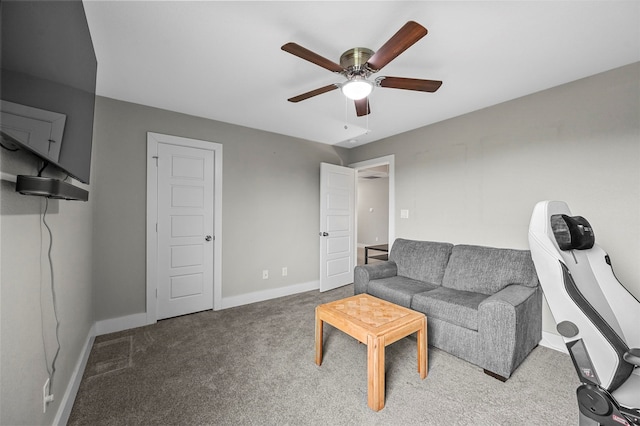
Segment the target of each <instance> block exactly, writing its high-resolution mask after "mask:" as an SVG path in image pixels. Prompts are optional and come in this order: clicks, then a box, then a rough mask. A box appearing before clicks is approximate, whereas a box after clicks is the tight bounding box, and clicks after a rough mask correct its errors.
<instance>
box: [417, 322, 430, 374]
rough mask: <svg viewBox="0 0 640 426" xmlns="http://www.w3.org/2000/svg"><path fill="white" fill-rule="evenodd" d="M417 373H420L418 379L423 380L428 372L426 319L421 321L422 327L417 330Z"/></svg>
mask: <svg viewBox="0 0 640 426" xmlns="http://www.w3.org/2000/svg"><path fill="white" fill-rule="evenodd" d="M417 338H418V373H420V378H421V379H424V378H426V377H427V373H428V370H429V368H428V367H429V361H428V358H427V357H428V355H427V320H426V318H425V319H423V320H422V327H421V328H420V330H418V336H417Z"/></svg>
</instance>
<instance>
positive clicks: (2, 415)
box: [0, 150, 94, 425]
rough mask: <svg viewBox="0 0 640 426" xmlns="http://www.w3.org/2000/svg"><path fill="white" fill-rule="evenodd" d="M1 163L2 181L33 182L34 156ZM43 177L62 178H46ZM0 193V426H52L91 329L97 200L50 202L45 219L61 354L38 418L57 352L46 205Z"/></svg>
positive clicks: (7, 190)
mask: <svg viewBox="0 0 640 426" xmlns="http://www.w3.org/2000/svg"><path fill="white" fill-rule="evenodd" d="M0 160H1V161H0V164H1V166H0V169H1V170H2V172H4V173H10V174H31V175H36V174H37V168H38V166H37V164H38V161H37V160H36V158H35V157H33V156H31V155H28V154H25V153H23V152H7V151H4V150H2V152H1V153H0ZM43 176H54V177H64V176H60V174H57V173H55V172H54V173H52V172H51V171H49V170H45V172H44V173H43ZM1 185H2V187H1V190H0V191H1V194H0V195H1V199H0V214H1V216H0V250H1V252H2V253H1V256H0V257H1V269H0V270H1V273H0V339H1V341H0V359H1V360H2V363H1V364H0V378H1V380H0V401H1V403H0V404H1V406H0V424H2V425H14V424H15V425H17V424H24V425H41V424H51V423H52V422H53V419H54V416H55V414H56V412H57V411H58V408H59V406H60V402H61V401H62V397H63V395H64V392H65V391H66V389H67V384H68V382H69V380H70V378H71V375H72V373H73V370H74V368H75V366H76V363H77V361H78V359H79V357H80V355H81V352H82V349H83V347H84V344H85V343H86V341H87V337H88V336H89V330H90V329H91V326H92V325H93V322H94V321H93V313H92V311H91V306H92V301H91V293H92V283H91V258H92V224H93V218H92V198H93V194H94V193H93V191H92V189H90V194H89V202H86V203H83V202H80V201H57V200H51V201H49V208H48V210H47V214H46V217H45V220H46V222H47V223H48V224H49V226H50V227H51V231H52V234H53V247H52V251H51V257H52V264H53V273H54V283H55V294H56V301H57V308H58V319H59V321H60V328H59V336H60V345H61V348H60V354H59V355H58V358H57V361H56V372H55V375H54V380H53V387H52V391H53V394H54V397H55V401H54V402H52V403H50V404H49V405H48V408H47V413H46V414H43V413H42V387H43V385H44V383H45V381H46V379H47V377H48V373H47V365H48V366H49V368H51V362H52V361H53V356H54V354H55V351H56V349H57V343H56V339H55V327H56V326H55V320H54V316H53V310H52V294H51V287H50V282H51V281H50V272H49V260H48V256H47V251H48V248H49V234H48V232H47V231H46V229H45V228H44V226H43V225H42V222H41V214H42V213H43V211H44V205H45V199H44V198H42V197H33V196H24V195H20V194H18V193H17V192H15V184H14V183H10V182H7V181H2V183H1ZM85 188H88V187H86V186H85ZM41 306H42V308H41ZM43 323H44V326H43ZM43 336H44V337H43ZM43 340H44V342H45V343H44V344H43ZM44 345H46V348H47V349H46V351H47V356H48V362H45V349H44Z"/></svg>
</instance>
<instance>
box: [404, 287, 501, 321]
mask: <svg viewBox="0 0 640 426" xmlns="http://www.w3.org/2000/svg"><path fill="white" fill-rule="evenodd" d="M487 297H489V296H487V295H486V294H480V293H473V292H470V291H460V290H454V289H452V288H447V287H438V288H436V289H434V290H431V291H427V292H425V293H419V294H416V295H415V296H413V299H412V301H411V309H413V310H416V311H419V312H422V313H423V314H425V315H426V316H427V321H429V319H431V318H437V319H440V320H443V321H446V322H449V323H452V324H455V325H458V326H460V327H464V328H468V329H469V330H478V306H479V305H480V302H482V301H483V300H484V299H486V298H487Z"/></svg>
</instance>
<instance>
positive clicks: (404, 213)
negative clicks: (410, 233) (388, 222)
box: [400, 210, 409, 219]
mask: <svg viewBox="0 0 640 426" xmlns="http://www.w3.org/2000/svg"><path fill="white" fill-rule="evenodd" d="M400 219H409V210H400Z"/></svg>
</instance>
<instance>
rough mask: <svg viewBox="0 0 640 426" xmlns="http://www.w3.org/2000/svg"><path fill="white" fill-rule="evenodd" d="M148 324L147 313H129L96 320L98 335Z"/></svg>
mask: <svg viewBox="0 0 640 426" xmlns="http://www.w3.org/2000/svg"><path fill="white" fill-rule="evenodd" d="M143 325H147V313H146V312H141V313H139V314H132V315H127V316H124V317H118V318H111V319H107V320H102V321H97V322H96V336H102V335H103V334H109V333H115V332H118V331H122V330H128V329H130V328H136V327H142V326H143Z"/></svg>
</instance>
